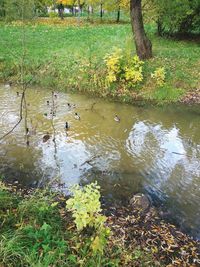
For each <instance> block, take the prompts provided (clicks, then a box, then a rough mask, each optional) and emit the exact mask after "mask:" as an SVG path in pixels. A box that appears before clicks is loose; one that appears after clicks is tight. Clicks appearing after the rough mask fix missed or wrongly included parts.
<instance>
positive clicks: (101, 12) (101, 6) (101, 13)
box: [100, 4, 103, 20]
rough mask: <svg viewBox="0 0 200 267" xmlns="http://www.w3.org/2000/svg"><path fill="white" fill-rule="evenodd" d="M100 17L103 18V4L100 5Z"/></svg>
mask: <svg viewBox="0 0 200 267" xmlns="http://www.w3.org/2000/svg"><path fill="white" fill-rule="evenodd" d="M100 18H101V20H102V18H103V4H101V5H100Z"/></svg>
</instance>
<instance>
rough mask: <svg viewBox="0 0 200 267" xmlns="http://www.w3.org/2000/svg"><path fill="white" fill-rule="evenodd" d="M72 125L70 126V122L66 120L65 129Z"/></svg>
mask: <svg viewBox="0 0 200 267" xmlns="http://www.w3.org/2000/svg"><path fill="white" fill-rule="evenodd" d="M69 128H70V126H69V123H68V122H67V121H66V122H65V130H69Z"/></svg>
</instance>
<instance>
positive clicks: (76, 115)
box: [74, 112, 81, 121]
mask: <svg viewBox="0 0 200 267" xmlns="http://www.w3.org/2000/svg"><path fill="white" fill-rule="evenodd" d="M74 118H75V119H76V120H79V121H80V119H81V117H80V116H79V115H78V113H77V112H76V113H75V115H74Z"/></svg>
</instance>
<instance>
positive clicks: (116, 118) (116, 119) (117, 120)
mask: <svg viewBox="0 0 200 267" xmlns="http://www.w3.org/2000/svg"><path fill="white" fill-rule="evenodd" d="M114 120H115V121H116V122H120V118H119V117H118V116H117V114H116V115H115V117H114Z"/></svg>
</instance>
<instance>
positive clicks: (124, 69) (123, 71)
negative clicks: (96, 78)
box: [105, 49, 143, 87]
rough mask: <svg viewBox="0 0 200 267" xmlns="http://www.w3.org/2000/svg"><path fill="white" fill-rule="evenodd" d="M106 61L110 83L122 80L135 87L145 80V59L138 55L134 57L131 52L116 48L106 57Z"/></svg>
mask: <svg viewBox="0 0 200 267" xmlns="http://www.w3.org/2000/svg"><path fill="white" fill-rule="evenodd" d="M127 58H128V59H127ZM105 63H106V67H107V77H106V79H107V81H108V82H109V83H110V84H111V83H113V82H116V81H121V82H123V83H127V84H128V86H129V87H135V86H136V85H138V84H139V83H140V82H141V81H142V80H143V74H142V71H143V70H142V65H143V61H141V60H140V59H139V57H138V56H136V55H135V56H134V57H133V56H132V55H131V54H128V55H126V54H122V50H121V49H115V50H114V52H113V53H111V54H108V55H107V56H106V57H105Z"/></svg>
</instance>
